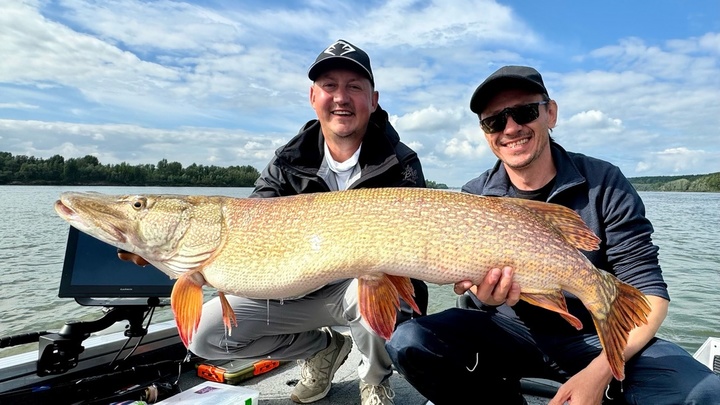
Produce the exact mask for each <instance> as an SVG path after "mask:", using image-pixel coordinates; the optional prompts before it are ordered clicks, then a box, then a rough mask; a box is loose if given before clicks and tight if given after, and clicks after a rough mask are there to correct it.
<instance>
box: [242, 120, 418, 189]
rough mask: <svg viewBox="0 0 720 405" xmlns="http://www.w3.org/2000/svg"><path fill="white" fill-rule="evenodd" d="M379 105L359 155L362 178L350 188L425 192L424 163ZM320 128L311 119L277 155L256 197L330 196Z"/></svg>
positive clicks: (258, 187)
mask: <svg viewBox="0 0 720 405" xmlns="http://www.w3.org/2000/svg"><path fill="white" fill-rule="evenodd" d="M387 117H388V115H387V113H386V112H385V111H384V110H382V109H381V108H380V107H379V106H378V108H377V110H376V111H375V112H374V113H373V114H372V115H371V116H370V124H369V125H368V130H367V133H366V134H365V138H364V139H363V146H362V150H361V151H360V168H361V175H360V178H359V179H358V180H357V181H356V182H355V183H353V184H352V186H350V188H371V187H425V176H424V175H423V171H422V167H421V165H420V160H419V159H418V156H417V154H416V153H415V152H414V151H413V150H412V149H410V148H409V147H408V146H407V145H405V144H404V143H402V142H400V136H399V135H398V133H397V131H395V128H393V127H392V125H391V124H390V122H389V121H388V119H387ZM323 139H324V138H323V136H322V132H321V130H320V123H319V122H318V121H317V120H311V121H309V122H308V123H307V124H305V126H303V128H302V129H301V130H300V133H299V134H297V135H296V136H295V137H294V138H292V139H291V140H290V141H289V142H288V143H287V144H285V146H282V147H280V148H279V149H278V150H276V151H275V156H274V157H273V159H272V160H271V161H270V163H268V165H267V167H265V169H264V170H263V172H262V174H261V175H260V178H258V180H257V181H256V182H255V190H254V191H253V193H252V194H251V195H250V196H251V197H278V196H288V195H296V194H304V193H317V192H324V191H330V187H329V186H328V185H327V184H326V183H325V181H324V180H323V179H322V178H321V177H320V176H318V174H317V172H318V169H319V168H320V165H321V164H322V162H323V159H324V150H323Z"/></svg>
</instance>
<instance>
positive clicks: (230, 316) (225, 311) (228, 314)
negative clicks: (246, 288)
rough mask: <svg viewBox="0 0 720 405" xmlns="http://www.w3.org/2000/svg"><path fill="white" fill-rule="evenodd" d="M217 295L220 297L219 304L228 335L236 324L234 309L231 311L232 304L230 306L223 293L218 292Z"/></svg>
mask: <svg viewBox="0 0 720 405" xmlns="http://www.w3.org/2000/svg"><path fill="white" fill-rule="evenodd" d="M218 296H219V297H220V306H221V308H222V315H223V324H224V325H225V330H226V331H227V334H228V336H229V335H231V334H232V333H231V332H232V327H233V326H237V318H236V317H235V311H233V309H232V306H230V303H229V302H228V300H227V298H226V297H225V294H223V293H222V292H218Z"/></svg>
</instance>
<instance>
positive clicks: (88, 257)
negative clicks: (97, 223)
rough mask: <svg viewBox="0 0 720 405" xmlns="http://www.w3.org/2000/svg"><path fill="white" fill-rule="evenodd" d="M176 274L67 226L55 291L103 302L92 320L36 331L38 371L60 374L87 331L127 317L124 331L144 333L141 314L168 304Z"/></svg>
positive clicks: (78, 350)
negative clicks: (127, 256) (137, 260)
mask: <svg viewBox="0 0 720 405" xmlns="http://www.w3.org/2000/svg"><path fill="white" fill-rule="evenodd" d="M173 284H174V280H171V279H170V278H169V277H168V276H167V275H165V274H164V273H162V272H161V271H160V270H158V269H156V268H154V267H153V266H151V265H147V266H145V267H140V266H138V265H136V264H133V263H130V262H125V261H122V260H120V259H119V258H118V256H117V249H116V248H115V247H113V246H110V245H108V244H106V243H104V242H102V241H100V240H98V239H95V238H93V237H91V236H89V235H87V234H85V233H83V232H80V231H78V230H77V229H75V228H73V227H70V230H69V232H68V240H67V247H66V251H65V261H64V264H63V271H62V276H61V280H60V290H59V293H58V296H59V297H61V298H74V299H75V301H77V302H78V303H79V304H81V305H94V306H103V307H105V309H106V312H105V314H104V315H103V316H102V317H101V318H100V319H97V320H93V321H77V322H67V323H66V324H65V325H64V326H63V327H62V328H61V329H60V331H59V332H57V333H51V334H46V335H43V336H40V337H39V351H38V353H39V358H38V368H37V374H38V375H39V376H43V375H49V374H61V373H64V372H66V371H67V370H69V369H70V368H73V367H75V366H77V364H78V360H79V356H80V353H82V352H83V350H84V348H83V346H82V342H83V341H84V340H85V339H87V338H88V337H90V334H92V333H95V332H98V331H101V330H104V329H107V328H109V327H110V326H112V325H113V324H114V323H116V322H120V321H124V320H127V321H128V323H129V325H128V327H127V328H126V330H125V336H127V337H129V338H130V337H141V336H144V335H145V334H147V328H146V327H144V326H143V320H144V319H145V318H146V316H147V314H148V312H149V311H151V310H153V309H154V308H155V307H159V306H164V305H167V304H169V297H170V293H171V291H172V287H173Z"/></svg>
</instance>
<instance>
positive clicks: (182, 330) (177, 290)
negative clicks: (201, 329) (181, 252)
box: [170, 273, 203, 347]
mask: <svg viewBox="0 0 720 405" xmlns="http://www.w3.org/2000/svg"><path fill="white" fill-rule="evenodd" d="M194 274H198V275H199V273H185V274H183V275H182V276H180V277H179V278H178V279H177V281H176V282H175V285H174V286H173V290H172V293H171V294H170V306H171V307H172V310H173V314H175V323H176V324H177V328H178V333H179V334H180V340H182V342H183V344H184V345H185V347H188V345H189V344H190V342H191V341H192V336H193V334H195V331H196V330H197V327H198V324H199V323H200V315H201V314H202V305H203V292H202V286H203V284H202V283H201V284H198V282H197V281H196V280H195V279H194V277H193V275H194Z"/></svg>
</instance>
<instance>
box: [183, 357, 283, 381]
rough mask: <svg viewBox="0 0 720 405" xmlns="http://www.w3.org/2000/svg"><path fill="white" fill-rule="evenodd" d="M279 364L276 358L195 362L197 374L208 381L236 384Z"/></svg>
mask: <svg viewBox="0 0 720 405" xmlns="http://www.w3.org/2000/svg"><path fill="white" fill-rule="evenodd" d="M279 365H280V362H279V361H277V360H230V361H227V360H220V361H205V362H203V363H199V364H197V375H198V377H201V378H204V379H206V380H208V381H213V382H218V383H225V384H231V385H236V384H239V383H241V382H243V381H245V380H247V379H250V378H253V377H255V376H257V375H260V374H264V373H267V372H268V371H270V370H273V369H275V368H277V367H278V366H279Z"/></svg>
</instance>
